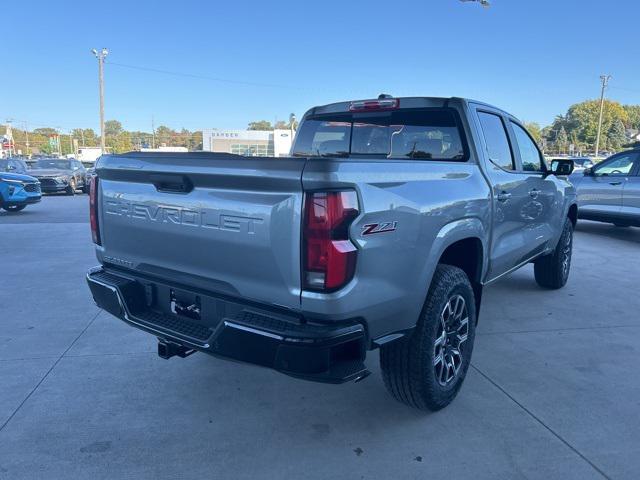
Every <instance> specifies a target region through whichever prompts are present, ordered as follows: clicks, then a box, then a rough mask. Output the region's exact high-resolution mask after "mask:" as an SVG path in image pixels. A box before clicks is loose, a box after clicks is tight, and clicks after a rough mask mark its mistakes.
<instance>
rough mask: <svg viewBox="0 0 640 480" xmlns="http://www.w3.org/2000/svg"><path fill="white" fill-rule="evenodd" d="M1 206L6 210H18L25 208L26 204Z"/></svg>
mask: <svg viewBox="0 0 640 480" xmlns="http://www.w3.org/2000/svg"><path fill="white" fill-rule="evenodd" d="M2 208H4V209H5V210H6V211H7V212H19V211H20V210H24V209H25V208H26V205H11V206H4V207H2Z"/></svg>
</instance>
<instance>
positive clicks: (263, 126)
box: [247, 120, 273, 130]
mask: <svg viewBox="0 0 640 480" xmlns="http://www.w3.org/2000/svg"><path fill="white" fill-rule="evenodd" d="M247 129H248V130H273V125H271V122H268V121H267V120H259V121H257V122H249V126H248V127H247Z"/></svg>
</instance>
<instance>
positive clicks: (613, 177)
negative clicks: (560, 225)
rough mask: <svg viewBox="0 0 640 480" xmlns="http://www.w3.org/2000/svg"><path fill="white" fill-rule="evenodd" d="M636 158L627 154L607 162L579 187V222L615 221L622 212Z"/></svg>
mask: <svg viewBox="0 0 640 480" xmlns="http://www.w3.org/2000/svg"><path fill="white" fill-rule="evenodd" d="M636 157H637V154H636V153H635V152H624V153H619V154H617V155H614V156H612V157H610V158H608V159H607V160H604V161H602V162H600V163H599V164H597V165H596V166H595V167H593V168H592V169H591V174H590V175H585V176H584V178H582V179H581V180H580V183H579V185H578V208H579V209H580V210H579V211H580V218H586V219H594V220H614V219H615V218H617V217H618V216H620V215H621V212H622V194H623V190H624V189H625V183H627V181H628V179H629V175H630V174H631V173H632V172H633V165H634V162H635V159H636Z"/></svg>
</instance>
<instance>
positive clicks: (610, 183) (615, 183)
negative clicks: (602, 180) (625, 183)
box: [609, 182, 622, 185]
mask: <svg viewBox="0 0 640 480" xmlns="http://www.w3.org/2000/svg"><path fill="white" fill-rule="evenodd" d="M609 185H622V182H609Z"/></svg>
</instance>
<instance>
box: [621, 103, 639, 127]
mask: <svg viewBox="0 0 640 480" xmlns="http://www.w3.org/2000/svg"><path fill="white" fill-rule="evenodd" d="M622 108H624V111H625V112H627V118H628V121H627V124H626V126H627V127H629V128H633V129H634V130H640V105H625V106H624V107H622Z"/></svg>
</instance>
